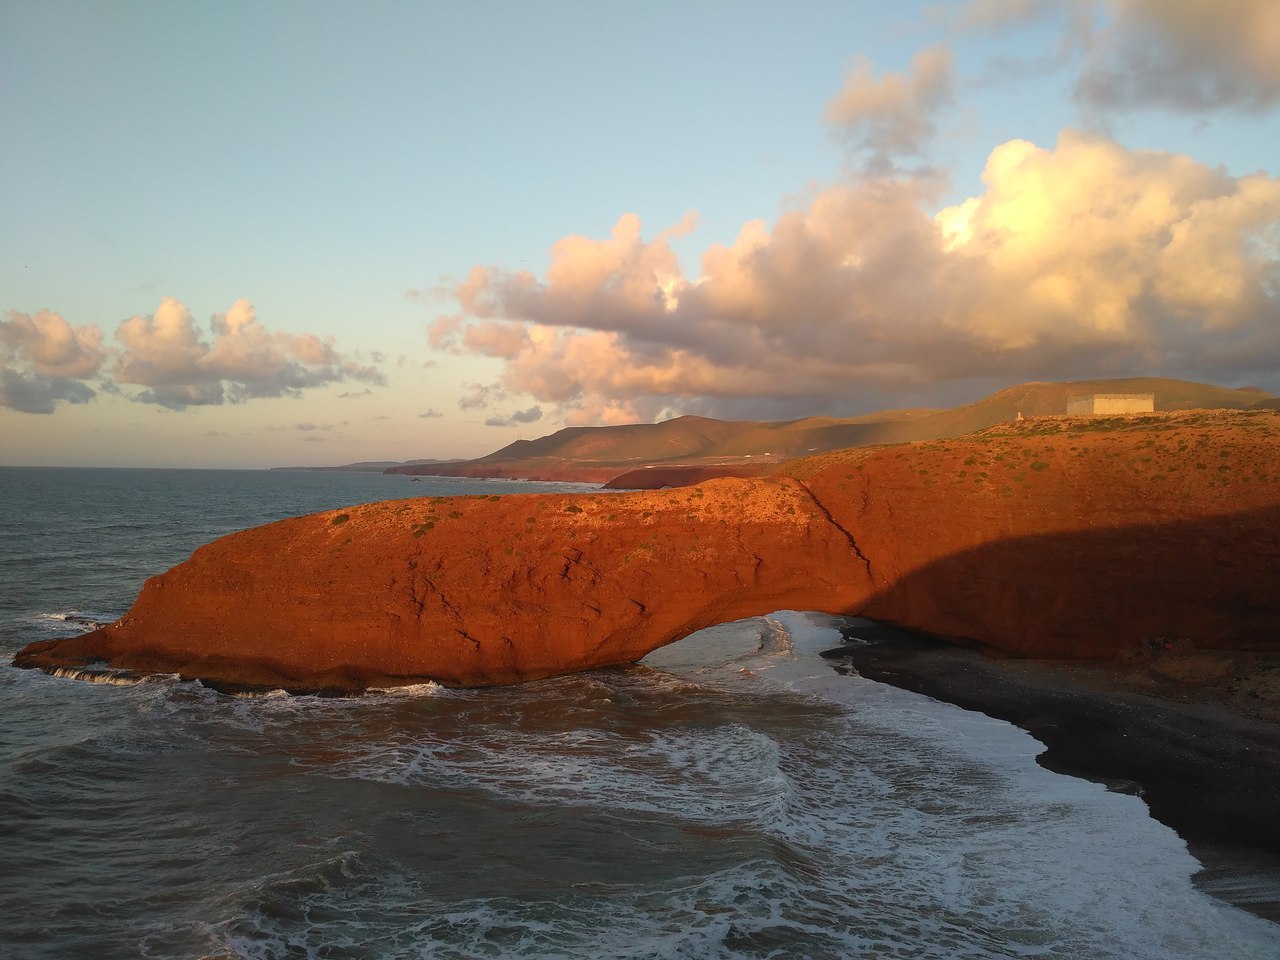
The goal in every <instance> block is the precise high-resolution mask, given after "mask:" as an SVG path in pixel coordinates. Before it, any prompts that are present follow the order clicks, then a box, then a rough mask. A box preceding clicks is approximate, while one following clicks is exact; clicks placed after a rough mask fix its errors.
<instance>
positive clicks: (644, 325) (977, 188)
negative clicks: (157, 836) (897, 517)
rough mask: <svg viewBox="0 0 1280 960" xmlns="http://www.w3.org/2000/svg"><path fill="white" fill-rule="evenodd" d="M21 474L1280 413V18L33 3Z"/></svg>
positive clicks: (17, 2)
mask: <svg viewBox="0 0 1280 960" xmlns="http://www.w3.org/2000/svg"><path fill="white" fill-rule="evenodd" d="M0 130H3V134H4V137H3V139H4V148H3V149H2V150H0V183H3V187H2V188H0V464H4V465H54V466H61V465H67V466H180V467H236V468H246V467H248V468H252V467H266V466H276V465H322V464H341V463H348V462H352V461H357V460H407V459H412V458H439V459H448V458H455V457H466V458H471V457H477V456H481V455H484V454H486V453H489V452H492V451H494V450H496V449H498V448H500V447H502V446H505V445H506V444H508V443H510V442H511V441H513V440H516V439H520V438H525V439H529V438H534V437H539V436H543V435H546V434H549V433H552V432H554V431H555V430H558V429H560V428H561V427H564V426H566V425H568V426H580V425H594V424H609V423H628V422H652V421H655V420H661V419H666V418H669V417H672V416H678V415H681V414H698V415H703V416H714V417H721V418H726V419H758V420H779V419H791V418H795V417H801V416H810V415H834V416H850V415H856V414H859V413H865V412H870V411H873V410H880V409H893V408H904V407H938V406H950V405H954V404H957V403H961V402H967V401H970V400H974V399H977V398H979V397H981V396H984V395H985V394H987V393H990V392H992V391H993V390H996V389H999V388H1000V387H1003V386H1008V385H1011V384H1016V383H1021V382H1025V381H1028V380H1071V379H1083V378H1093V377H1113V376H1144V375H1150V376H1170V377H1180V378H1185V379H1192V380H1200V381H1204V382H1210V383H1215V384H1219V385H1223V386H1257V387H1261V388H1263V389H1267V390H1270V391H1273V392H1277V393H1280V4H1277V3H1275V0H955V2H926V3H912V2H900V3H894V4H886V3H869V2H868V3H850V2H848V0H832V2H825V0H787V2H750V0H734V2H720V0H701V2H697V3H689V2H671V3H668V2H662V0H655V2H649V3H645V4H635V3H625V4H624V3H614V2H603V0H600V2H585V0H584V2H568V0H559V2H557V0H547V2H540V3H526V2H497V0H476V2H471V3H465V4H459V3H444V2H376V0H374V2H368V0H366V2H361V3H358V4H357V3H326V2H313V0H307V2H288V0H279V2H271V3H259V2H238V0H225V2H220V3H217V4H185V3H183V4H175V3H169V2H151V3H147V2H103V0H93V2H61V0H39V2H36V0H5V2H3V3H0Z"/></svg>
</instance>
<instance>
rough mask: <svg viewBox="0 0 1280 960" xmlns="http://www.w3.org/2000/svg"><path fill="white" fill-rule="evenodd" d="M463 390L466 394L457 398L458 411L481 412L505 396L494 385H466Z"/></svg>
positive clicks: (503, 392)
mask: <svg viewBox="0 0 1280 960" xmlns="http://www.w3.org/2000/svg"><path fill="white" fill-rule="evenodd" d="M463 389H464V390H466V391H467V392H466V393H464V394H463V395H462V396H461V397H459V398H458V409H459V410H483V409H484V408H485V407H487V406H489V404H491V403H493V402H495V401H496V400H500V399H502V398H503V397H505V396H506V393H505V391H503V390H502V389H501V388H500V387H498V386H497V385H495V384H483V383H468V384H466V385H465V386H464V387H463Z"/></svg>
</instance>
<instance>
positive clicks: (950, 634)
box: [839, 506, 1280, 658]
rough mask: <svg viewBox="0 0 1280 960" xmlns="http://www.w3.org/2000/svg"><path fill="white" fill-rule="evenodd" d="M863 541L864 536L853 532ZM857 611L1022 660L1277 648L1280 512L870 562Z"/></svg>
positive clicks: (890, 554) (891, 555)
mask: <svg viewBox="0 0 1280 960" xmlns="http://www.w3.org/2000/svg"><path fill="white" fill-rule="evenodd" d="M855 539H856V531H855ZM869 561H870V567H871V571H872V575H873V579H874V580H875V581H876V582H877V583H880V584H883V586H881V587H879V588H878V589H877V590H876V592H875V593H874V594H873V595H872V597H871V598H870V599H869V600H868V601H867V602H866V603H864V604H861V605H858V606H857V607H856V609H846V610H844V611H839V612H843V613H858V614H862V615H865V616H869V617H873V618H875V619H879V620H885V621H888V622H891V623H894V624H898V625H900V626H904V627H909V628H912V629H917V630H923V631H927V632H929V633H932V634H936V635H939V636H943V637H947V638H950V639H953V640H956V641H958V642H962V643H967V644H971V645H977V646H981V647H984V648H991V649H992V650H994V651H1000V652H1003V653H1007V654H1011V655H1013V656H1018V657H1052V658H1095V657H1110V656H1116V655H1121V654H1126V653H1132V652H1141V651H1142V650H1143V649H1144V648H1145V647H1146V645H1149V644H1153V643H1159V642H1162V641H1167V642H1170V643H1172V642H1180V643H1181V645H1182V646H1188V645H1189V646H1192V647H1196V648H1208V649H1241V650H1268V651H1280V589H1278V585H1280V506H1275V507H1267V508H1263V509H1255V510H1249V511H1245V512H1240V513H1235V514H1229V515H1226V516H1221V517H1213V518H1205V519H1188V520H1171V521H1169V522H1167V523H1160V524H1153V525H1134V526H1119V527H1111V528H1105V529H1096V530H1088V531H1079V532H1069V533H1056V534H1041V535H1034V536H1026V537H1017V538H1011V539H1006V540H999V541H994V542H991V543H988V544H984V545H982V546H979V547H975V548H971V549H967V550H964V551H962V552H959V553H956V554H954V555H951V556H947V557H943V558H940V559H933V560H931V561H927V562H921V563H918V564H916V565H914V566H913V565H911V558H910V557H906V556H902V555H901V554H900V552H897V553H895V549H894V547H893V545H889V546H888V547H887V548H886V551H885V553H884V554H883V555H877V554H872V555H870V556H869Z"/></svg>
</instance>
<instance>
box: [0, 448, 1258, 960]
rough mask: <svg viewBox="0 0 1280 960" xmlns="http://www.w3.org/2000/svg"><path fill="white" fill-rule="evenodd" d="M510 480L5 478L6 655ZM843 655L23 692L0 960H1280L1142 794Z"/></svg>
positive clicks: (771, 636)
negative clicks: (307, 533)
mask: <svg viewBox="0 0 1280 960" xmlns="http://www.w3.org/2000/svg"><path fill="white" fill-rule="evenodd" d="M493 484H494V482H493V481H446V480H426V481H424V482H420V483H411V482H409V481H408V478H405V477H384V476H381V475H362V474H336V473H292V472H290V473H279V472H276V473H272V472H229V471H228V472H222V471H133V470H102V471H88V470H84V471H81V470H25V469H2V470H0V494H3V503H4V505H5V510H4V515H3V517H2V518H0V576H2V578H3V579H2V580H0V583H2V585H3V592H2V594H0V656H3V658H4V661H5V662H6V663H7V661H8V659H9V658H10V657H11V655H12V653H13V652H15V651H16V650H17V649H18V648H20V647H21V646H22V645H23V644H25V643H28V642H30V641H31V640H34V639H39V638H41V637H46V636H53V635H59V634H63V633H75V632H79V631H81V630H83V629H85V628H86V627H87V625H88V624H90V623H93V622H98V621H103V620H110V619H113V618H114V617H116V616H119V615H120V614H121V613H123V612H124V611H125V610H126V609H127V608H128V606H129V605H130V603H131V602H132V600H133V597H134V596H135V595H136V592H137V590H138V589H139V588H140V587H141V584H142V581H143V580H144V579H145V578H146V577H147V576H150V575H152V574H154V573H157V572H160V571H161V570H163V569H165V568H167V567H168V566H170V565H172V564H174V563H176V562H179V561H181V560H182V559H184V558H185V557H186V556H187V555H188V554H189V553H190V552H191V550H193V549H194V548H195V547H197V546H199V545H200V544H201V543H203V542H205V541H207V540H209V539H211V538H213V537H215V536H218V535H220V534H223V533H226V532H229V531H231V530H234V529H239V528H241V527H244V526H248V525H251V524H255V523H261V522H265V521H268V520H272V519H276V518H278V517H281V516H287V515H291V514H297V513H302V512H307V511H312V510H319V509H329V508H333V507H338V506H342V505H345V504H351V503H356V502H361V501H367V500H372V499H387V498H392V497H402V496H411V495H423V496H429V495H438V494H441V493H460V492H484V493H489V492H492V491H493V490H494V489H496V488H495V487H494V486H493ZM518 489H529V490H533V489H565V488H563V487H556V486H554V485H552V486H547V485H544V486H542V487H541V488H539V487H535V486H533V485H524V486H521V485H518V484H510V483H508V484H504V485H503V490H502V492H503V493H508V492H512V491H514V490H518ZM601 495H605V494H601ZM837 640H838V632H837V631H836V630H835V624H834V621H832V620H831V619H830V618H825V617H821V616H817V615H806V614H803V613H797V612H787V611H779V612H777V613H775V614H773V615H772V616H769V617H763V618H758V619H752V620H747V621H742V622H739V623H732V624H723V625H721V626H718V627H714V628H711V629H709V630H704V631H702V632H700V633H698V634H695V635H693V636H692V637H689V638H688V639H686V640H684V641H681V642H680V643H678V644H674V645H672V646H670V647H667V648H665V649H663V650H660V651H657V652H656V653H654V654H652V655H651V656H650V657H649V658H647V660H646V661H645V662H644V663H643V664H639V665H633V666H628V667H622V668H616V669H611V670H600V671H593V672H590V673H584V674H580V675H577V676H571V677H563V678H559V679H553V680H548V681H543V682H539V683H531V684H526V685H523V686H518V687H509V688H500V689H488V690H448V689H444V688H442V687H438V686H436V685H434V684H430V683H426V684H421V685H418V686H414V687H408V688H403V689H396V690H387V691H374V692H371V693H369V694H366V695H364V696H359V697H350V698H343V699H323V698H316V697H292V696H288V695H285V694H283V693H268V694H265V695H260V696H256V697H230V696H225V695H222V694H218V693H216V692H214V691H211V690H209V689H206V688H204V687H202V686H200V685H199V684H195V683H184V682H179V681H177V680H175V679H174V678H172V677H153V678H149V679H147V680H146V681H144V682H140V683H133V684H127V685H112V684H104V683H87V682H82V681H75V680H67V679H61V678H57V677H51V676H47V675H45V674H42V673H39V672H36V671H25V670H16V669H14V668H12V667H8V666H4V667H2V668H0V851H2V852H3V857H2V858H0V918H3V920H2V921H0V956H4V957H15V958H26V957H31V958H45V957H47V958H76V957H93V958H110V957H166V958H168V957H193V958H194V957H219V958H222V957H227V958H230V957H246V958H293V957H316V958H370V957H405V958H409V957H414V958H417V957H421V958H436V957H438V958H472V957H477V958H479V957H486V958H517V957H581V958H603V957H626V958H667V957H689V958H719V957H723V958H738V957H779V958H791V957H796V958H828V957H830V958H844V957H901V958H908V957H920V958H926V957H936V958H1005V957H1055V958H1093V957H1096V958H1112V957H1132V958H1152V960H1157V958H1159V960H1165V958H1206V957H1207V958H1216V957H1222V958H1237V957H1258V958H1273V957H1276V956H1280V927H1278V926H1276V925H1274V924H1270V923H1268V922H1266V921H1264V920H1260V919H1258V918H1255V917H1253V916H1250V915H1247V914H1244V913H1242V912H1240V911H1238V910H1236V909H1234V908H1232V907H1230V906H1227V905H1226V904H1224V903H1222V902H1221V901H1218V900H1215V899H1212V898H1210V897H1208V896H1207V895H1205V894H1204V893H1203V892H1201V891H1200V890H1199V889H1197V888H1196V886H1195V885H1194V884H1193V883H1192V880H1191V877H1192V875H1193V874H1194V872H1195V871H1196V870H1197V868H1198V865H1197V863H1196V861H1195V860H1194V859H1193V858H1192V857H1191V856H1190V855H1189V854H1188V853H1187V851H1186V848H1185V845H1184V844H1183V843H1182V841H1181V840H1180V839H1179V838H1178V837H1177V836H1176V835H1175V834H1174V833H1173V832H1172V831H1170V830H1169V829H1167V828H1166V827H1164V826H1162V825H1160V824H1158V823H1156V822H1155V821H1153V820H1151V819H1150V818H1149V817H1148V816H1147V812H1146V808H1145V806H1144V805H1143V803H1142V801H1141V800H1140V799H1138V798H1136V797H1132V796H1126V795H1120V794H1114V793H1109V792H1107V791H1106V790H1105V789H1104V788H1103V787H1101V786H1099V785H1097V784H1094V783H1090V782H1086V781H1083V780H1078V779H1074V778H1070V777H1064V776H1060V775H1057V774H1053V773H1050V772H1048V771H1046V770H1044V769H1042V768H1041V767H1039V766H1038V765H1037V764H1036V763H1035V757H1036V755H1037V754H1038V752H1039V751H1040V749H1041V747H1040V745H1039V744H1038V743H1037V742H1036V741H1035V740H1033V739H1032V738H1031V737H1030V736H1028V735H1027V734H1025V733H1023V732H1021V731H1019V730H1017V729H1016V728H1014V727H1012V726H1010V725H1008V724H1005V723H1003V722H1000V721H995V720H991V719H989V718H987V717H985V716H982V715H980V714H976V713H971V712H966V711H963V710H960V709H958V708H955V707H952V706H949V705H946V704H942V703H938V702H936V701H933V700H930V699H928V698H925V697H921V696H918V695H915V694H911V693H908V692H905V691H901V690H897V689H895V688H892V687H888V686H885V685H882V684H878V683H874V682H871V681H868V680H865V679H863V678H860V677H857V676H848V675H842V674H840V673H837V672H836V671H835V670H833V669H832V667H831V665H830V664H829V663H828V662H826V661H824V660H823V659H822V658H821V657H819V656H818V654H819V652H820V651H821V650H823V649H825V648H827V647H830V646H833V645H835V643H836V641H837Z"/></svg>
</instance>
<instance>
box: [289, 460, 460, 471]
mask: <svg viewBox="0 0 1280 960" xmlns="http://www.w3.org/2000/svg"><path fill="white" fill-rule="evenodd" d="M459 462H462V461H457V460H360V461H357V462H356V463H344V464H342V465H341V466H337V467H272V468H271V469H272V470H325V471H340V472H344V473H387V472H388V470H389V469H390V468H391V467H416V466H421V465H424V464H433V463H459Z"/></svg>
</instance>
